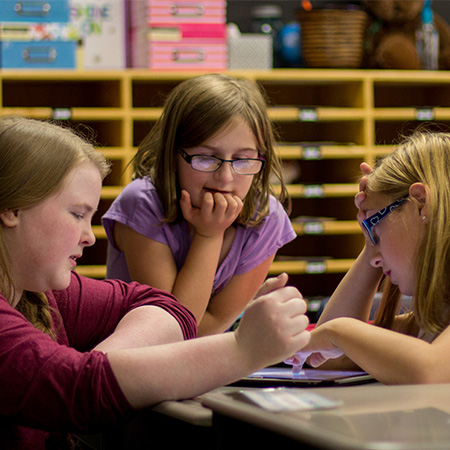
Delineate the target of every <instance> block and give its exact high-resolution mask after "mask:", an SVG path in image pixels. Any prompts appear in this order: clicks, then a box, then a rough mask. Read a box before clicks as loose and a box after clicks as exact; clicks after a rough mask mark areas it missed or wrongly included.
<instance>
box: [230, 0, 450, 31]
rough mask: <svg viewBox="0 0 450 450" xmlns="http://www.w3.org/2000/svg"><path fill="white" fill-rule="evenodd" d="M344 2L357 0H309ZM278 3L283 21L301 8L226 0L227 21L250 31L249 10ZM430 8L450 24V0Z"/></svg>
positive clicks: (288, 0) (281, 1)
mask: <svg viewBox="0 0 450 450" xmlns="http://www.w3.org/2000/svg"><path fill="white" fill-rule="evenodd" d="M346 3H351V4H358V3H359V2H358V1H346V0H337V1H336V0H335V1H332V2H331V1H330V0H311V4H312V6H313V8H314V7H320V6H324V5H328V4H339V5H344V4H346ZM269 4H270V5H279V6H281V8H282V10H283V22H284V23H287V22H291V21H293V20H295V16H296V11H298V10H299V9H301V1H300V0H228V1H227V22H233V23H236V24H237V25H238V26H239V28H240V30H241V32H243V33H249V32H251V10H252V8H253V7H254V6H257V5H269ZM432 8H433V10H434V12H435V13H436V14H439V15H440V16H441V17H443V18H444V19H445V20H446V21H447V22H448V23H449V24H450V0H434V1H433V2H432Z"/></svg>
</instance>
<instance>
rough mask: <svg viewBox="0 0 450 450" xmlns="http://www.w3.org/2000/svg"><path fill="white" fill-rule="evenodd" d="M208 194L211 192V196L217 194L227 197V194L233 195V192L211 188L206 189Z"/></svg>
mask: <svg viewBox="0 0 450 450" xmlns="http://www.w3.org/2000/svg"><path fill="white" fill-rule="evenodd" d="M205 191H206V192H211V194H215V193H216V192H217V193H219V194H222V195H226V194H232V193H231V192H228V191H220V190H218V189H210V188H205Z"/></svg>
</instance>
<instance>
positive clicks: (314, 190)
mask: <svg viewBox="0 0 450 450" xmlns="http://www.w3.org/2000/svg"><path fill="white" fill-rule="evenodd" d="M303 195H304V196H305V197H306V198H311V197H323V195H324V192H323V186H322V185H320V184H311V185H308V186H305V189H304V192H303Z"/></svg>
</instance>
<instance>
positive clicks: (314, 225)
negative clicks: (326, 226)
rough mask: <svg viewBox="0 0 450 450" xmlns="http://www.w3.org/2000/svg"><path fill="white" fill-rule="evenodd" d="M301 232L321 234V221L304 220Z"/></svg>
mask: <svg viewBox="0 0 450 450" xmlns="http://www.w3.org/2000/svg"><path fill="white" fill-rule="evenodd" d="M303 233H305V234H322V233H323V223H322V222H306V223H305V224H304V225H303Z"/></svg>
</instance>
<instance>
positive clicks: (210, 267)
mask: <svg viewBox="0 0 450 450" xmlns="http://www.w3.org/2000/svg"><path fill="white" fill-rule="evenodd" d="M222 243H223V236H216V237H203V236H200V235H197V234H196V235H195V236H194V239H193V240H192V243H191V246H190V248H189V252H188V255H187V257H186V260H185V262H184V264H183V267H182V268H181V269H180V271H179V272H178V274H177V276H176V279H175V282H174V286H173V289H172V293H173V295H174V296H175V297H177V299H178V300H179V301H180V303H181V304H182V305H184V306H185V307H186V308H187V309H189V310H190V311H191V312H192V313H193V314H194V316H195V318H196V319H197V323H200V321H201V320H202V318H203V315H204V314H205V311H206V308H207V307H208V303H209V300H210V297H211V291H212V288H213V283H214V277H215V274H216V271H217V266H218V264H219V257H220V251H221V248H222Z"/></svg>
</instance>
